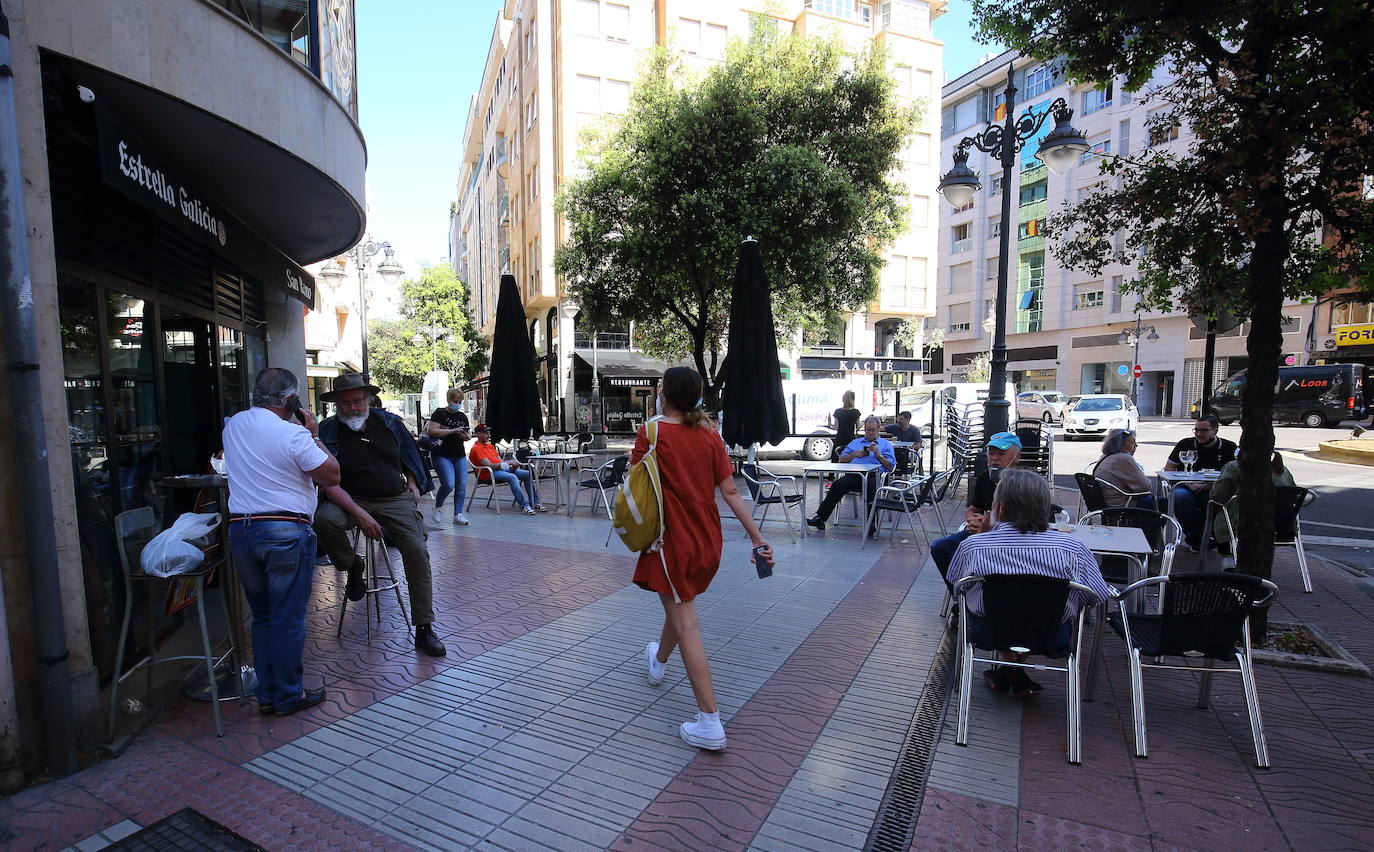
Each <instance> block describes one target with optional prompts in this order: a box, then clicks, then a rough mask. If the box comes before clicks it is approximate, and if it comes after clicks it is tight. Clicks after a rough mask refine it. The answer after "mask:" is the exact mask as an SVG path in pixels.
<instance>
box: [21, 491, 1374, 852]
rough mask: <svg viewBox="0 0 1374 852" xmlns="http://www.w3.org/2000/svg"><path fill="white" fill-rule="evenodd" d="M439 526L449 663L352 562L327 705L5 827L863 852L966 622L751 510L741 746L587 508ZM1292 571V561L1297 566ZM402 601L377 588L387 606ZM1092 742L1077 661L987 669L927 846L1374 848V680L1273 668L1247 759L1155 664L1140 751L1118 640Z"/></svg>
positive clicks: (157, 730) (706, 613)
mask: <svg viewBox="0 0 1374 852" xmlns="http://www.w3.org/2000/svg"><path fill="white" fill-rule="evenodd" d="M472 516H473V519H474V523H473V525H472V526H469V527H465V528H445V529H443V530H439V531H437V532H436V533H435V534H434V535H433V536H432V537H431V551H432V554H433V557H434V564H435V569H436V570H435V576H436V580H435V585H436V588H435V597H436V608H437V609H438V611H439V624H438V627H439V629H440V633H441V635H442V636H443V638H444V640H445V642H446V643H447V644H448V647H449V655H448V656H447V657H446V658H443V659H441V660H437V661H436V660H429V659H426V658H423V657H418V656H417V655H416V654H415V653H414V651H413V649H411V647H410V645H409V640H408V636H407V634H406V632H405V630H404V626H403V625H402V623H401V621H400V619H399V616H398V615H397V614H396V613H394V612H392V611H391V610H392V608H386V610H385V612H384V614H383V615H384V624H383V626H382V633H381V635H380V636H376V635H374V638H373V643H372V645H371V646H370V647H369V646H368V645H367V644H366V642H365V641H364V631H363V629H362V622H361V620H360V619H361V617H362V612H361V611H350V612H349V614H348V616H347V618H346V620H345V621H346V623H345V630H344V633H343V637H342V639H335V637H334V629H335V627H336V626H337V623H338V622H337V616H338V606H339V594H340V591H341V589H340V586H341V583H340V578H339V577H338V576H337V575H336V574H335V572H334V571H333V569H331V568H321V569H319V573H318V576H317V581H316V595H315V598H314V604H313V606H314V610H313V612H312V615H311V640H310V647H309V649H308V651H307V680H311V679H312V678H318V679H322V680H323V681H324V682H325V684H326V685H327V686H328V688H329V691H330V698H329V700H328V701H326V703H325V704H324V705H321V706H320V707H318V708H314V709H312V710H310V711H307V712H304V713H301V714H298V715H296V716H291V717H286V718H275V717H259V716H257V715H256V714H255V712H254V710H253V707H252V705H251V703H248V704H245V705H239V704H235V703H229V704H226V705H225V712H226V717H225V718H226V736H225V737H224V738H223V739H217V738H216V737H215V736H214V733H213V728H212V725H211V722H210V717H209V714H208V712H207V708H206V707H204V705H197V704H177V705H174V706H173V707H172V708H170V709H169V710H168V711H167V712H165V713H164V714H163V715H162V717H161V718H160V719H159V720H158V721H157V722H156V723H155V724H154V725H153V727H152V728H151V729H150V730H149V731H148V732H146V733H145V734H144V735H143V736H142V737H141V738H140V739H139V740H138V741H137V742H136V743H135V744H134V745H133V746H132V747H131V748H130V749H129V750H128V751H127V752H126V753H125V754H124V755H123V756H122V757H120V758H119V759H117V760H113V761H110V762H107V763H105V764H101V765H99V766H96V767H93V768H92V769H89V770H87V771H85V772H83V773H81V774H79V775H77V776H75V777H73V778H68V779H63V780H61V781H59V782H56V783H51V784H46V785H42V786H39V787H35V788H33V789H31V790H28V791H25V792H24V793H22V794H19V795H17V796H13V797H11V798H10V799H8V800H6V801H4V802H0V828H8V829H9V830H11V831H12V832H14V833H15V834H16V835H17V838H16V839H15V840H13V841H12V842H11V843H10V844H9V845H8V846H6V847H5V848H14V849H31V848H32V849H61V848H65V847H68V846H71V845H73V844H77V843H78V842H80V843H81V844H82V845H81V848H83V849H89V848H99V847H100V846H101V845H103V840H102V839H101V838H100V837H99V836H98V833H99V832H102V831H105V832H107V834H106V838H108V837H110V835H109V834H108V832H109V831H110V830H114V831H117V832H118V831H127V830H129V828H130V827H131V824H136V825H140V826H144V825H148V824H150V823H152V822H155V821H156V820H158V819H160V818H162V817H164V816H167V815H169V814H171V813H173V812H175V811H176V810H178V809H180V808H182V807H188V806H189V807H193V808H195V809H197V810H199V811H201V812H202V813H204V814H206V815H207V816H209V817H210V818H211V819H214V820H216V821H218V822H220V823H223V824H224V825H226V826H228V827H229V828H231V829H233V830H234V831H236V832H238V833H239V834H242V835H243V836H245V837H247V838H248V839H250V840H253V841H255V842H257V843H260V844H262V845H263V846H265V847H267V848H269V849H363V848H366V849H374V848H377V849H387V848H397V849H400V848H414V847H418V848H426V849H431V848H432V849H462V848H480V849H512V850H513V849H558V850H575V849H606V848H611V849H616V850H619V852H629V850H634V849H641V850H643V849H684V850H685V849H693V850H701V849H711V850H716V849H720V850H744V849H767V850H782V849H809V850H817V852H822V850H832V849H859V848H862V847H863V846H864V843H865V840H866V838H867V837H868V835H869V832H870V829H871V827H872V826H873V823H874V819H875V817H876V816H877V814H878V811H879V805H880V803H881V801H882V799H883V795H884V792H885V791H886V789H887V785H888V782H889V778H890V776H891V775H892V771H893V767H894V764H895V761H896V760H897V757H898V754H899V751H900V750H901V748H902V744H903V741H904V738H905V736H906V733H907V729H908V727H909V725H910V724H911V720H912V714H913V710H914V708H915V707H916V706H917V703H918V701H919V700H920V698H921V696H922V694H923V691H924V690H925V688H926V676H927V674H928V672H929V671H930V669H931V666H932V661H933V660H934V659H935V656H936V653H937V648H939V646H940V643H941V641H942V640H943V638H944V631H943V626H942V623H941V621H940V620H939V619H938V617H937V610H938V608H939V601H940V598H941V595H942V593H943V586H942V585H941V583H940V581H939V578H938V577H937V576H935V573H934V572H933V571H932V570H921V565H920V563H922V562H923V561H924V558H925V548H924V547H920V548H918V547H915V546H913V545H912V544H911V543H910V542H902V541H901V540H900V539H899V541H898V542H897V543H896V544H894V545H891V546H888V545H887V543H886V541H885V540H884V541H883V542H882V543H880V545H879V546H877V547H872V546H870V547H869V548H867V549H865V550H863V551H859V550H858V549H857V538H856V535H855V531H854V530H831V531H829V532H828V533H826V534H825V535H824V536H812V537H810V538H808V539H806V540H805V541H800V542H797V543H795V544H794V543H792V542H790V541H789V539H788V537H787V536H786V533H785V531H784V530H782V529H781V527H779V526H772V527H771V528H770V530H769V534H770V535H769V537H770V540H772V541H773V543H774V545H775V547H776V548H777V550H778V551H779V555H780V557H781V558H780V564H779V568H778V571H777V574H776V575H775V576H774V577H773V578H770V579H768V580H764V581H760V580H758V579H757V578H756V577H754V575H753V570H752V566H750V565H749V563H748V548H747V544H746V542H745V540H744V539H743V538H742V536H741V535H740V533H739V528H738V525H737V524H735V523H734V522H733V521H727V522H726V527H725V529H726V542H727V544H726V558H725V563H724V566H723V568H722V571H721V573H720V574H719V575H718V577H717V580H716V582H715V583H714V584H713V585H712V587H711V589H710V590H709V591H708V592H707V593H706V594H705V595H703V596H702V597H701V598H699V607H700V610H701V614H702V615H701V617H702V624H703V632H704V634H705V639H706V644H707V648H708V651H709V652H710V653H711V657H712V669H713V675H714V678H715V683H716V690H717V696H718V699H719V702H720V704H721V710H722V715H723V717H724V718H725V719H726V724H727V733H728V735H729V738H730V747H729V748H728V749H726V750H725V751H724V752H719V753H706V752H698V751H697V750H695V749H691V748H688V747H687V746H685V745H684V744H683V743H682V742H681V741H680V740H679V739H678V737H677V732H676V726H677V724H678V723H679V722H680V721H682V720H683V719H685V718H687V717H688V716H689V714H690V711H691V710H692V709H693V702H692V698H691V692H690V689H689V686H688V684H687V682H686V678H685V676H684V675H683V672H682V669H681V665H680V663H679V662H678V661H677V660H674V661H673V663H672V664H671V665H670V668H669V677H668V679H666V680H665V681H664V683H663V684H662V685H661V686H659V687H657V688H655V687H650V686H648V685H647V683H646V681H645V678H644V674H643V671H642V666H643V659H642V652H643V647H644V643H645V642H646V641H647V640H648V639H650V638H654V637H655V636H656V634H657V630H658V626H659V624H660V620H661V609H660V608H659V606H658V604H657V601H656V599H655V598H654V596H652V595H650V594H648V593H646V592H643V591H641V590H639V589H637V588H634V587H633V586H629V585H627V580H628V577H629V575H630V573H631V570H632V565H633V562H632V559H631V558H630V557H629V556H628V555H627V554H625V553H624V551H623V549H621V547H620V545H619V543H618V542H615V541H613V542H612V543H611V548H610V549H605V548H603V547H602V544H603V542H604V540H605V531H606V524H605V522H604V521H599V520H597V519H595V518H593V517H592V516H590V515H589V514H587V513H586V512H583V513H582V514H580V515H579V516H578V517H577V518H576V519H573V520H569V519H567V518H566V516H564V515H561V514H560V515H555V514H550V515H544V516H539V517H533V518H530V517H525V516H521V515H516V514H514V513H505V514H503V515H501V516H500V517H499V518H498V517H496V516H495V515H494V514H493V513H490V512H486V511H481V510H477V511H475V512H474V513H473V515H472ZM1277 579H1278V581H1279V583H1280V585H1281V586H1282V587H1283V588H1284V589H1285V590H1287V589H1293V588H1296V587H1297V586H1296V572H1295V571H1294V570H1292V568H1291V567H1290V566H1287V565H1283V566H1282V567H1281V568H1280V569H1279V571H1278V577H1277ZM1314 580H1315V581H1316V583H1317V586H1318V590H1317V593H1316V594H1314V595H1302V594H1301V593H1300V592H1298V593H1293V592H1285V594H1284V595H1283V596H1282V597H1281V598H1280V602H1279V604H1278V606H1277V612H1276V615H1277V616H1278V617H1286V616H1288V615H1293V616H1295V617H1296V620H1309V621H1314V622H1316V623H1319V624H1321V625H1322V626H1323V627H1324V628H1325V629H1326V630H1327V632H1328V633H1330V634H1332V635H1333V636H1334V637H1335V638H1336V639H1337V640H1338V641H1341V642H1342V643H1343V644H1344V645H1345V646H1346V648H1347V649H1349V650H1350V651H1351V652H1352V653H1354V654H1356V655H1357V656H1359V657H1360V658H1361V659H1362V660H1364V661H1365V662H1366V663H1371V664H1374V630H1372V629H1371V628H1374V624H1371V620H1372V619H1371V613H1374V599H1371V598H1369V597H1368V596H1366V595H1365V594H1364V592H1363V591H1362V590H1361V589H1359V588H1358V587H1357V586H1356V585H1355V584H1354V582H1353V581H1352V579H1351V578H1350V577H1349V576H1348V575H1346V574H1343V573H1341V572H1339V571H1338V570H1337V569H1334V568H1330V567H1328V566H1325V565H1323V564H1320V563H1318V564H1315V566H1314ZM384 607H385V602H384ZM1106 659H1107V666H1106V671H1105V672H1104V676H1103V677H1102V678H1101V680H1100V683H1099V687H1098V699H1097V701H1096V702H1094V703H1091V704H1086V705H1085V706H1084V713H1083V717H1084V761H1083V765H1082V766H1079V767H1072V766H1069V765H1068V764H1066V763H1065V761H1064V721H1063V690H1062V681H1061V682H1056V681H1055V680H1053V679H1052V678H1049V677H1046V678H1044V679H1043V680H1044V682H1045V684H1046V686H1047V689H1046V692H1045V694H1044V695H1043V696H1042V697H1040V698H1039V699H1036V700H1034V701H1029V702H1020V701H1015V700H1013V699H1007V698H1004V697H1000V696H996V695H993V694H991V693H989V692H987V691H986V690H981V689H976V690H975V708H974V715H973V721H974V727H973V734H972V741H971V743H970V746H969V747H968V748H960V747H957V746H955V745H953V742H952V740H953V730H952V722H951V721H950V717H951V716H952V712H953V708H952V707H950V708H948V710H947V713H946V724H945V728H944V730H943V735H942V736H941V738H940V739H939V741H938V742H937V744H936V745H935V747H934V750H933V753H932V754H931V760H930V765H931V770H930V775H929V781H928V786H927V788H926V793H925V799H924V802H923V805H922V807H921V810H920V819H919V824H918V827H917V833H916V837H915V839H914V841H913V843H912V845H911V848H913V849H930V848H959V849H964V848H970V849H972V848H979V849H981V848H994V849H1013V848H1015V849H1047V848H1068V847H1075V846H1087V847H1092V848H1104V849H1105V848H1155V849H1174V848H1178V849H1185V848H1186V849H1232V848H1236V849H1239V848H1247V849H1249V848H1254V849H1268V848H1276V849H1289V848H1294V849H1306V848H1321V849H1324V850H1334V849H1346V848H1351V849H1354V848H1374V817H1372V816H1371V808H1370V802H1374V779H1372V778H1371V772H1374V767H1372V766H1371V761H1372V760H1374V733H1372V732H1371V727H1370V720H1371V715H1374V714H1371V711H1370V709H1369V708H1370V706H1371V701H1372V700H1374V681H1370V680H1367V679H1359V678H1353V677H1348V676H1341V675H1329V674H1318V673H1310V672H1298V671H1295V670H1291V669H1277V668H1273V667H1270V666H1261V667H1259V672H1258V677H1259V685H1260V690H1261V702H1262V705H1263V708H1264V712H1265V722H1266V728H1267V731H1268V734H1269V744H1270V751H1271V755H1272V759H1273V763H1274V767H1275V768H1274V769H1272V770H1269V771H1268V772H1264V771H1259V770H1255V769H1254V768H1253V764H1252V763H1251V754H1250V744H1249V729H1248V726H1247V725H1246V722H1245V716H1244V705H1243V702H1242V701H1241V699H1240V694H1239V689H1238V686H1237V685H1236V684H1233V683H1228V682H1227V679H1225V678H1220V677H1219V678H1217V683H1216V688H1215V690H1214V701H1213V709H1211V710H1207V711H1201V710H1196V709H1193V708H1192V698H1193V696H1194V695H1195V684H1194V683H1193V681H1192V678H1191V676H1188V675H1182V676H1177V677H1169V676H1168V675H1159V676H1156V677H1151V676H1150V675H1149V674H1147V679H1148V683H1149V686H1150V699H1149V713H1150V716H1149V721H1150V734H1151V756H1150V759H1149V760H1147V761H1141V760H1136V759H1135V758H1133V757H1132V756H1131V745H1130V702H1129V698H1128V695H1127V692H1126V690H1125V688H1124V684H1125V672H1124V665H1123V663H1122V660H1121V653H1120V645H1119V643H1117V642H1116V640H1115V639H1114V638H1109V640H1108V645H1107V650H1106Z"/></svg>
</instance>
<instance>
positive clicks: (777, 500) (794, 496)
mask: <svg viewBox="0 0 1374 852" xmlns="http://www.w3.org/2000/svg"><path fill="white" fill-rule="evenodd" d="M740 473H741V474H743V476H744V481H745V483H746V484H747V485H748V486H749V498H750V499H751V500H753V502H754V512H753V517H754V522H755V523H756V524H758V527H759V529H760V530H762V529H763V524H764V522H765V521H767V520H768V509H769V508H770V507H772V506H780V507H782V517H783V521H784V522H785V523H786V524H787V533H788V535H790V536H791V537H792V540H793V541H796V540H797V532H796V529H795V528H794V527H793V526H792V513H791V511H789V507H791V506H795V505H797V504H798V503H800V502H801V500H802V495H801V494H799V493H797V478H796V477H795V476H778V475H776V474H774V473H772V472H771V471H769V470H768V469H767V468H765V467H763V466H762V465H757V464H749V463H747V462H746V463H744V464H741V465H740ZM783 483H787V488H786V490H784V488H783ZM760 506H762V507H763V515H762V516H760V515H759V507H760ZM746 535H747V533H746Z"/></svg>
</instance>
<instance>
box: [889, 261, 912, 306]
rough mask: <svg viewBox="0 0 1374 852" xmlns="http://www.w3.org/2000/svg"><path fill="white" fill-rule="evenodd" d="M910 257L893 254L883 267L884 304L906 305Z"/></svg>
mask: <svg viewBox="0 0 1374 852" xmlns="http://www.w3.org/2000/svg"><path fill="white" fill-rule="evenodd" d="M908 259H909V258H906V257H903V256H901V255H896V254H894V255H892V256H891V257H889V258H888V259H887V265H886V266H884V267H883V305H884V306H885V307H889V308H905V307H906V265H907V260H908Z"/></svg>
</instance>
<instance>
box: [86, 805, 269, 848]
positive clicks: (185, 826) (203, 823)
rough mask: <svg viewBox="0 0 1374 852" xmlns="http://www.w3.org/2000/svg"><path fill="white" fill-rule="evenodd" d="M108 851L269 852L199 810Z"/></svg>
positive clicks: (188, 810)
mask: <svg viewBox="0 0 1374 852" xmlns="http://www.w3.org/2000/svg"><path fill="white" fill-rule="evenodd" d="M105 849H106V850H114V849H119V850H129V852H135V850H136V852H172V850H181V849H185V850H188V852H190V850H196V852H204V851H205V850H208V852H266V850H265V849H263V848H262V847H261V846H259V845H257V844H256V843H250V842H248V841H247V840H244V839H243V838H242V837H239V836H238V835H237V834H235V833H234V832H232V831H230V830H229V829H227V828H225V827H224V826H222V825H220V824H219V823H217V822H215V821H214V820H212V819H210V818H209V817H207V816H206V815H205V814H203V813H200V812H199V811H195V810H192V809H191V808H182V809H181V810H179V811H177V812H176V813H174V814H172V815H171V816H169V817H167V818H166V819H163V820H159V821H158V822H155V823H153V824H152V825H150V826H148V827H147V828H145V829H143V830H142V831H139V832H137V833H136V834H131V835H129V836H128V837H126V838H124V839H123V840H120V841H119V842H117V843H112V844H110V845H109V846H106V847H105Z"/></svg>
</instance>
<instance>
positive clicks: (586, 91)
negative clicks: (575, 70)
mask: <svg viewBox="0 0 1374 852" xmlns="http://www.w3.org/2000/svg"><path fill="white" fill-rule="evenodd" d="M572 107H573V109H574V110H576V111H577V112H582V113H587V114H589V115H599V114H600V113H601V78H600V77H589V76H587V75H586V74H578V75H577V77H576V78H575V79H574V80H573V102H572Z"/></svg>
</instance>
